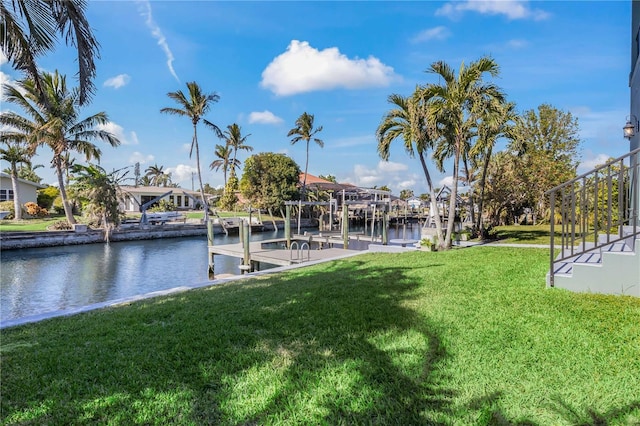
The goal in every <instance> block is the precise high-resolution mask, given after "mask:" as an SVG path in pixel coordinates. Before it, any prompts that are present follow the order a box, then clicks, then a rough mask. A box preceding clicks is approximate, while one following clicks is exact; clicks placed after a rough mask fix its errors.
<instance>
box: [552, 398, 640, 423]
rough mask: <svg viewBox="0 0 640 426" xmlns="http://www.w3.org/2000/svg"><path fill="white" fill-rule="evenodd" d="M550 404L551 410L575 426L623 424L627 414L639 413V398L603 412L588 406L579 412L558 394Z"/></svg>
mask: <svg viewBox="0 0 640 426" xmlns="http://www.w3.org/2000/svg"><path fill="white" fill-rule="evenodd" d="M550 405H551V410H552V411H555V412H556V413H558V414H560V416H561V417H562V418H563V419H565V420H566V421H567V422H568V423H570V424H572V425H576V426H609V425H617V424H624V423H625V421H627V417H628V416H629V415H631V414H634V413H635V414H638V415H640V399H639V400H636V401H633V402H631V403H630V404H627V405H624V406H621V407H613V408H611V409H610V410H608V411H606V412H603V413H601V412H598V411H597V410H596V409H594V408H590V407H588V408H586V409H585V410H584V411H582V412H581V411H579V410H578V409H577V408H575V407H572V406H571V405H569V403H567V402H565V401H563V400H562V399H561V398H560V397H559V396H555V397H554V398H553V402H552V403H551V404H550ZM629 424H631V423H629Z"/></svg>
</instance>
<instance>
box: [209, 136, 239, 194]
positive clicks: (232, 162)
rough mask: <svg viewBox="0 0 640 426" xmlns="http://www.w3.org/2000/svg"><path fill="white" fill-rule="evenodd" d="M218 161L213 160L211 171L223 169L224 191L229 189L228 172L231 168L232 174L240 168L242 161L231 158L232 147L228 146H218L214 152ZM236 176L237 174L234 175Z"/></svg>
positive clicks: (210, 166)
mask: <svg viewBox="0 0 640 426" xmlns="http://www.w3.org/2000/svg"><path fill="white" fill-rule="evenodd" d="M214 155H215V156H216V158H217V160H213V161H212V162H211V164H210V165H209V168H210V169H211V170H216V171H218V170H220V169H222V173H223V175H224V189H225V190H226V189H227V172H228V171H229V169H230V168H231V170H232V173H234V172H233V170H234V169H236V168H238V167H240V161H239V160H236V159H233V158H231V147H229V145H228V144H225V145H220V144H217V145H216V150H215V152H214ZM234 174H235V173H234Z"/></svg>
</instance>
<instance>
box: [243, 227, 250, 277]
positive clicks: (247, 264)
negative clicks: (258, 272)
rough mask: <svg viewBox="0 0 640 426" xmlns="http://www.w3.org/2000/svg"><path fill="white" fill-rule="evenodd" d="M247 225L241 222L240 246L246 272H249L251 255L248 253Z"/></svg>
mask: <svg viewBox="0 0 640 426" xmlns="http://www.w3.org/2000/svg"><path fill="white" fill-rule="evenodd" d="M249 236H250V234H249V223H248V222H247V221H245V220H243V221H242V244H243V246H244V266H245V270H246V271H247V272H251V253H249Z"/></svg>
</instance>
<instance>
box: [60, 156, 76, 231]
mask: <svg viewBox="0 0 640 426" xmlns="http://www.w3.org/2000/svg"><path fill="white" fill-rule="evenodd" d="M55 165H56V174H57V175H58V185H59V186H60V198H62V207H63V208H64V215H65V217H66V218H67V222H69V225H74V224H75V223H76V219H75V218H74V217H73V209H72V208H71V205H69V200H68V198H67V190H66V188H65V186H64V174H63V171H62V161H61V159H60V156H56V158H55Z"/></svg>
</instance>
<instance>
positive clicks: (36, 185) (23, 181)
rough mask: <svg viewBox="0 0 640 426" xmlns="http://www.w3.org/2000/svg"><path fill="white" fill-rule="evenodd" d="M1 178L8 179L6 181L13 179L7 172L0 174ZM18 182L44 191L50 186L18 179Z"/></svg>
mask: <svg viewBox="0 0 640 426" xmlns="http://www.w3.org/2000/svg"><path fill="white" fill-rule="evenodd" d="M0 177H3V178H6V179H11V175H9V174H8V173H5V172H0ZM18 182H21V183H24V184H27V185H31V186H35V187H36V188H38V189H43V188H46V187H47V186H48V185H42V184H41V183H37V182H32V181H30V180H26V179H20V178H18Z"/></svg>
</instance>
